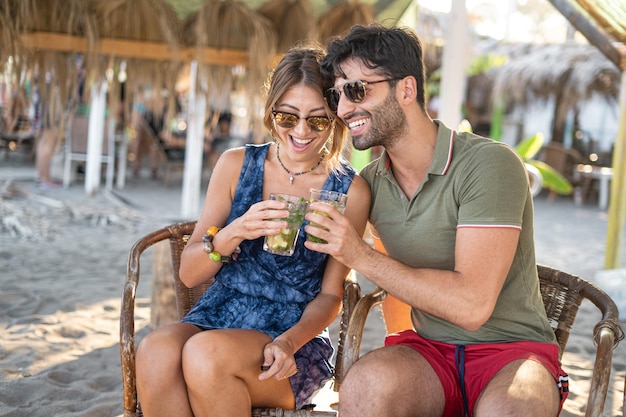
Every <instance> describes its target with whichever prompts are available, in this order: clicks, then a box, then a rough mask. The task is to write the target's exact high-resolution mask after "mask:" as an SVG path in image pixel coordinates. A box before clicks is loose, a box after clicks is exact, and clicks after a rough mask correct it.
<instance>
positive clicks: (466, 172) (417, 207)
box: [361, 121, 556, 344]
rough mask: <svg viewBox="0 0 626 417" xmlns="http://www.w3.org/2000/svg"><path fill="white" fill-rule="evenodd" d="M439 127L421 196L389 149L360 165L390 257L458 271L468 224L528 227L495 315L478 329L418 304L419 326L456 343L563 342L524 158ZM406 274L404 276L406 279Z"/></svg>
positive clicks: (373, 215)
mask: <svg viewBox="0 0 626 417" xmlns="http://www.w3.org/2000/svg"><path fill="white" fill-rule="evenodd" d="M436 123H438V125H439V131H438V135H437V143H436V145H435V153H434V158H433V161H432V165H431V166H430V169H429V171H428V176H427V178H426V180H425V181H424V183H423V184H422V185H421V186H420V188H419V189H418V190H417V192H416V193H415V195H413V196H409V197H408V198H407V196H405V195H404V193H403V192H402V189H401V188H400V186H399V185H398V183H397V182H396V180H395V178H394V176H393V172H392V171H391V169H390V166H391V161H390V160H389V158H388V155H387V153H386V151H383V153H382V155H381V156H380V158H378V159H376V160H374V161H372V162H371V163H369V164H368V165H367V166H365V167H364V168H363V170H362V171H361V176H362V177H363V178H364V179H365V180H366V181H367V182H368V183H369V185H370V187H371V190H372V206H371V211H370V222H371V223H372V224H373V225H374V227H375V228H376V231H377V232H378V234H379V237H380V238H381V241H382V243H383V245H384V246H385V249H386V250H387V253H388V254H389V256H391V257H392V258H394V259H397V260H398V261H400V262H402V263H404V264H406V265H408V266H411V267H413V268H434V269H444V270H454V269H455V266H454V247H455V240H456V231H457V229H459V228H461V227H512V228H516V229H519V230H520V231H521V233H520V238H519V242H518V245H517V250H516V251H515V257H514V259H513V264H512V265H511V269H510V271H509V274H508V276H507V278H506V281H505V283H504V287H503V288H502V292H501V294H500V297H499V299H498V302H497V303H496V306H495V309H494V311H493V314H492V316H491V318H490V319H489V320H488V321H487V323H485V324H484V325H483V326H482V327H481V328H480V329H479V330H477V331H474V332H471V331H467V330H465V329H463V328H461V327H459V326H456V325H454V324H452V323H450V322H448V321H445V320H442V319H440V318H438V317H435V316H432V315H430V314H427V313H425V312H423V311H420V309H419V306H414V307H413V309H412V320H413V325H414V327H415V330H416V331H417V332H418V333H419V334H420V335H422V336H423V337H425V338H429V339H434V340H439V341H442V342H447V343H453V344H472V343H498V342H506V341H514V340H533V341H540V342H552V343H556V339H555V336H554V332H553V331H552V329H551V327H550V323H549V322H548V319H547V316H546V313H545V309H544V306H543V302H542V300H541V294H540V291H539V280H538V278H537V269H536V264H535V247H534V242H533V203H532V197H531V194H530V190H529V186H528V177H527V174H526V170H525V168H524V165H523V161H522V160H521V158H520V157H519V156H518V155H517V153H516V152H515V151H514V150H513V149H511V148H510V147H509V146H507V145H506V144H503V143H500V142H496V141H493V140H491V139H487V138H483V137H480V136H477V135H474V134H471V133H466V132H454V131H452V130H450V129H449V128H448V127H446V126H445V125H444V124H443V123H441V122H439V121H436ZM399 279H401V278H399Z"/></svg>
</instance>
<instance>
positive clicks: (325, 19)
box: [317, 0, 376, 44]
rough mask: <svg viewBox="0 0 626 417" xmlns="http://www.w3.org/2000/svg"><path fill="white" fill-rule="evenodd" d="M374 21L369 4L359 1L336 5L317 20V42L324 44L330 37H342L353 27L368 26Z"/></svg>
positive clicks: (372, 8) (372, 10)
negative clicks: (358, 25)
mask: <svg viewBox="0 0 626 417" xmlns="http://www.w3.org/2000/svg"><path fill="white" fill-rule="evenodd" d="M375 20H376V19H375V16H374V7H373V6H372V5H371V4H365V3H361V2H360V1H359V0H350V1H344V2H341V3H337V4H336V5H335V6H333V7H332V8H330V9H329V10H328V11H327V12H326V13H324V14H322V15H321V16H320V17H319V19H318V20H317V26H318V31H319V40H320V42H321V43H322V44H325V43H326V41H327V40H328V38H330V37H331V36H337V35H342V34H344V32H347V31H348V30H349V29H350V28H351V27H352V26H354V25H357V24H360V25H368V24H370V23H372V22H374V21H375Z"/></svg>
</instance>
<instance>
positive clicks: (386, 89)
mask: <svg viewBox="0 0 626 417" xmlns="http://www.w3.org/2000/svg"><path fill="white" fill-rule="evenodd" d="M341 69H342V70H343V72H344V73H345V75H346V78H337V79H336V80H335V87H336V88H337V89H338V90H339V91H340V96H339V102H338V105H337V115H338V116H339V117H340V118H342V119H343V120H344V121H345V123H346V124H347V125H348V127H349V128H350V135H351V137H352V142H353V145H354V147H355V148H356V149H359V150H363V149H368V148H370V147H372V146H377V145H382V146H384V147H387V148H388V147H390V146H392V145H393V144H394V143H395V142H396V140H397V138H398V136H399V135H400V134H401V133H402V132H403V131H404V129H405V127H406V125H407V123H406V118H405V115H404V112H403V111H402V108H401V107H400V105H399V104H398V101H397V98H396V95H395V94H396V89H395V87H392V86H391V84H390V83H389V82H387V81H383V82H378V81H380V80H385V79H386V77H385V76H382V75H380V74H377V73H375V72H374V71H373V70H371V69H369V68H367V67H366V66H365V65H363V64H362V62H361V61H360V60H357V59H348V60H346V61H345V62H344V63H343V64H342V65H341ZM358 80H360V81H364V82H365V84H364V85H362V86H361V85H358V87H363V88H364V89H365V90H364V95H361V96H362V101H360V102H359V103H355V102H353V101H351V100H350V99H349V98H348V97H346V94H345V92H344V88H345V85H346V84H348V85H349V86H350V87H351V88H353V86H354V85H355V83H352V84H350V83H351V82H353V81H358ZM361 96H359V97H361Z"/></svg>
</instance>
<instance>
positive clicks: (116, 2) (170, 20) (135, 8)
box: [94, 0, 181, 115]
mask: <svg viewBox="0 0 626 417" xmlns="http://www.w3.org/2000/svg"><path fill="white" fill-rule="evenodd" d="M94 9H95V12H96V16H97V23H98V29H99V35H100V37H101V38H103V39H104V38H112V39H124V40H132V41H140V42H155V43H162V44H166V45H168V46H169V48H170V49H171V50H172V51H176V50H177V49H178V48H179V47H180V43H181V29H180V21H179V20H178V17H177V16H176V13H175V12H174V10H173V9H172V7H171V6H170V4H169V3H167V2H166V1H164V0H95V4H94ZM125 55H126V54H120V56H110V55H107V56H101V57H100V58H99V70H98V74H97V75H96V77H102V76H103V75H104V74H105V70H107V69H108V70H109V71H110V69H113V70H114V72H116V71H121V70H122V69H123V68H124V67H125V68H126V72H127V80H126V82H125V84H126V88H127V90H128V91H136V90H138V89H139V87H140V86H142V87H143V86H150V88H151V89H153V90H154V91H156V92H157V94H158V93H159V92H160V91H161V90H162V89H167V90H168V91H169V93H170V94H169V97H170V99H171V100H174V98H175V94H174V92H175V88H174V87H175V86H174V85H175V82H176V75H177V74H178V71H179V70H180V67H181V63H180V62H179V61H177V60H176V59H168V58H167V57H164V58H163V59H162V60H153V59H142V58H132V57H130V58H129V57H128V56H125ZM110 84H111V87H112V88H111V90H112V92H111V94H110V97H111V98H112V99H113V100H112V102H110V106H111V107H113V108H115V104H116V103H115V102H116V101H117V100H118V99H119V88H120V83H116V82H113V83H110ZM124 104H125V114H126V115H128V113H129V105H130V100H126V102H125V103H124ZM174 108H175V106H174V105H173V103H170V105H169V106H168V109H169V111H170V112H172V111H173V110H174Z"/></svg>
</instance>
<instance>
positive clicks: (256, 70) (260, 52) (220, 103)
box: [183, 0, 276, 109]
mask: <svg viewBox="0 0 626 417" xmlns="http://www.w3.org/2000/svg"><path fill="white" fill-rule="evenodd" d="M183 32H184V39H185V42H186V44H187V45H193V46H196V47H202V48H206V47H213V48H232V49H240V50H246V51H248V53H249V65H248V68H247V73H246V83H247V86H248V90H249V91H250V95H251V96H252V97H255V96H258V95H259V94H260V91H261V89H260V86H261V85H262V83H263V80H264V79H265V76H266V74H267V72H268V70H269V68H270V63H271V60H272V58H273V57H274V54H275V51H276V33H275V31H274V28H273V26H272V23H271V22H270V21H269V20H268V19H267V18H265V17H263V16H261V15H260V14H259V13H257V12H256V11H254V10H252V9H251V8H250V7H248V6H247V5H246V4H245V3H244V2H241V1H238V0H208V1H206V2H205V3H204V4H203V5H202V7H201V8H200V10H198V11H196V12H194V13H193V14H191V15H190V16H189V17H188V18H187V19H186V21H185V24H184V31H183ZM201 74H202V77H201V78H202V79H205V80H207V82H208V85H207V86H206V88H205V89H206V91H207V92H208V94H209V100H208V101H209V104H210V106H211V107H213V108H217V109H224V108H226V106H227V104H228V93H229V92H230V91H231V88H232V85H233V82H234V81H235V78H236V74H234V73H233V71H232V69H231V68H230V67H225V66H221V65H220V66H218V65H212V66H208V67H204V68H202V67H201Z"/></svg>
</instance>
